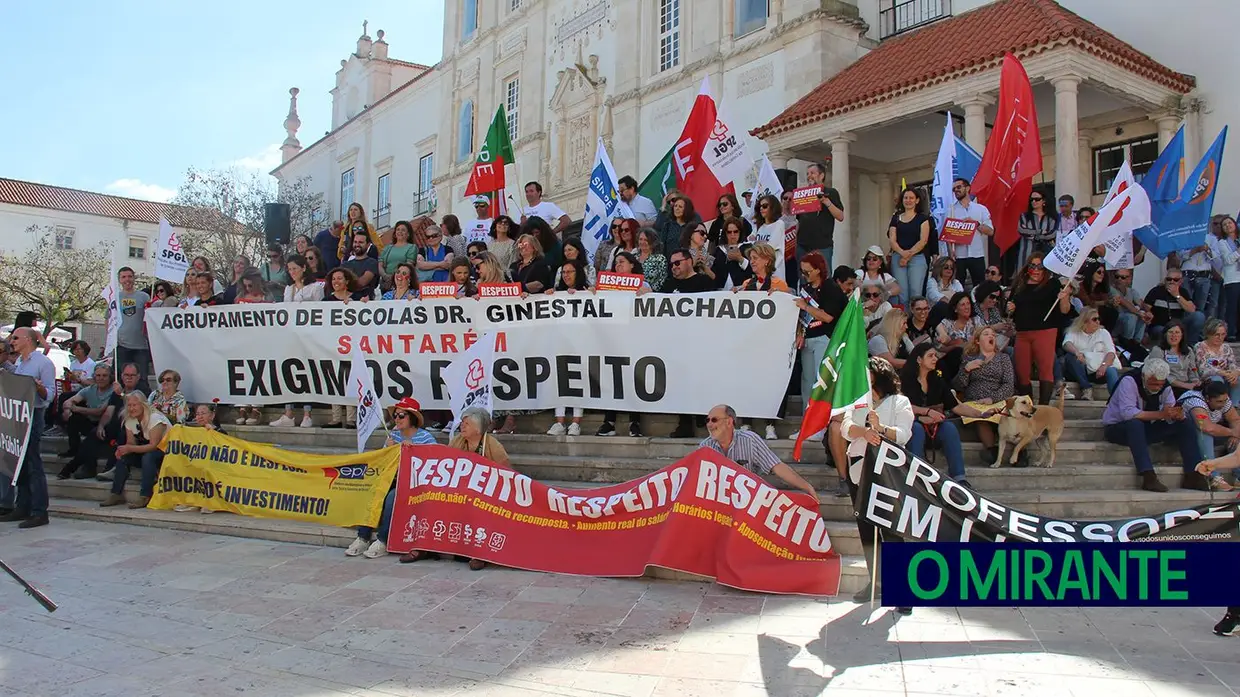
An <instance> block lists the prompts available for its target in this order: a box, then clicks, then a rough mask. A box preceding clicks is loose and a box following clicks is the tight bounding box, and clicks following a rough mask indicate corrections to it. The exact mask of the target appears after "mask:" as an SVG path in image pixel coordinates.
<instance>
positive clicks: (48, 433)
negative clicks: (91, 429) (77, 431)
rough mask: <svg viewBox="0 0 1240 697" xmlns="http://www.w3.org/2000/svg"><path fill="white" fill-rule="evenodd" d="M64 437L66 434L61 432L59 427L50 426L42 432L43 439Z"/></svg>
mask: <svg viewBox="0 0 1240 697" xmlns="http://www.w3.org/2000/svg"><path fill="white" fill-rule="evenodd" d="M66 435H67V434H66V433H65V432H64V431H62V430H61V429H60V427H59V426H50V427H48V428H47V430H45V431H43V436H44V437H45V438H63V437H65V436H66Z"/></svg>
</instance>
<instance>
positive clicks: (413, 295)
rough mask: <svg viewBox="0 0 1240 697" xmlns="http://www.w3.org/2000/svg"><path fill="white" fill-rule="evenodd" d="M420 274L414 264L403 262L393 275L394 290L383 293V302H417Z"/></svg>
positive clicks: (398, 265) (397, 266)
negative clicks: (415, 269) (414, 268)
mask: <svg viewBox="0 0 1240 697" xmlns="http://www.w3.org/2000/svg"><path fill="white" fill-rule="evenodd" d="M417 299H418V274H417V272H416V271H414V270H413V264H411V263H410V262H407V261H402V262H400V263H399V264H397V265H396V270H395V272H394V273H393V274H392V289H391V290H389V291H386V292H384V293H383V300H417Z"/></svg>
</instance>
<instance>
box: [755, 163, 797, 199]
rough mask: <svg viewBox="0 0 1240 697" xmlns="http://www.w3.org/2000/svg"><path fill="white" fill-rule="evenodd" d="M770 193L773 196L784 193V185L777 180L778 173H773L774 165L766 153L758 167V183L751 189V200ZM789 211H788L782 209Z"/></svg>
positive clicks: (779, 195)
mask: <svg viewBox="0 0 1240 697" xmlns="http://www.w3.org/2000/svg"><path fill="white" fill-rule="evenodd" d="M767 194H770V195H771V196H774V197H775V198H779V197H781V196H783V195H784V185H783V184H782V183H781V182H780V181H779V175H777V174H775V167H774V165H772V164H771V158H769V157H767V156H766V155H763V156H762V164H761V165H760V166H759V167H758V183H757V184H756V185H755V186H754V189H753V200H755V201H757V200H758V199H760V198H762V197H763V196H766V195H767ZM784 212H785V213H790V211H784Z"/></svg>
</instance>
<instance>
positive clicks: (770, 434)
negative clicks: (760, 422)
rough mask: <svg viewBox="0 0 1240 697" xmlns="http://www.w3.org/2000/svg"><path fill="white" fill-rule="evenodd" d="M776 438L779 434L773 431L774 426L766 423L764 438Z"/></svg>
mask: <svg viewBox="0 0 1240 697" xmlns="http://www.w3.org/2000/svg"><path fill="white" fill-rule="evenodd" d="M776 438H779V434H778V433H776V432H775V427H774V426H772V425H770V424H767V425H766V439H767V440H775V439H776Z"/></svg>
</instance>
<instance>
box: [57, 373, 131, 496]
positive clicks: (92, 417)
mask: <svg viewBox="0 0 1240 697" xmlns="http://www.w3.org/2000/svg"><path fill="white" fill-rule="evenodd" d="M93 377H94V384H92V385H90V386H89V387H83V388H82V389H80V390H78V392H77V394H75V395H73V396H72V397H70V398H69V399H68V400H67V401H66V402H65V406H64V409H63V411H62V416H63V417H64V421H65V430H66V431H67V432H68V434H69V449H68V450H66V451H65V452H63V453H60V456H61V457H67V458H69V463H68V464H66V465H65V466H64V469H62V470H60V474H59V475H58V476H57V478H58V479H68V478H69V477H73V478H74V479H90V478H91V477H94V476H95V474H96V468H97V467H98V464H99V458H100V457H103V455H104V451H105V449H106V448H107V445H108V442H109V441H111V440H113V439H114V438H115V436H114V435H113V434H111V433H110V432H109V428H110V427H111V425H112V422H113V416H114V415H115V414H116V412H117V411H120V410H121V409H122V408H124V401H123V400H122V399H121V398H120V396H119V395H117V394H116V391H115V390H114V389H112V366H110V365H107V364H105V363H101V364H99V365H97V366H95V372H94V376H93ZM83 440H84V441H85V442H83ZM79 470H80V471H79Z"/></svg>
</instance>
